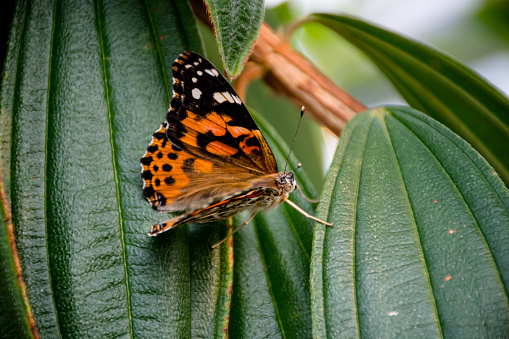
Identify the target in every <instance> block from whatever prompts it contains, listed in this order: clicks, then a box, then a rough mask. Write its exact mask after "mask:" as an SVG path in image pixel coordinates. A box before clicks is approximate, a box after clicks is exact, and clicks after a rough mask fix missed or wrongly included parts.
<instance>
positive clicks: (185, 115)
mask: <svg viewBox="0 0 509 339" xmlns="http://www.w3.org/2000/svg"><path fill="white" fill-rule="evenodd" d="M172 67H173V68H172V71H173V79H174V80H173V82H174V84H173V92H174V94H173V98H172V100H171V105H170V110H169V111H168V113H167V115H166V120H167V122H168V128H167V132H166V133H167V136H168V138H169V140H170V141H171V143H172V144H173V145H175V146H177V147H179V148H180V149H182V150H186V151H187V152H189V153H191V154H194V155H196V156H198V157H202V158H205V159H208V160H211V161H215V162H227V163H232V164H233V165H236V166H238V167H243V168H245V169H248V170H250V171H252V172H253V173H258V175H260V174H270V173H276V172H277V164H276V161H275V158H274V156H273V154H272V151H271V150H270V147H269V146H268V144H267V142H266V141H265V139H264V137H263V136H262V134H261V132H260V131H259V129H258V127H257V126H256V123H255V122H254V120H253V118H252V117H251V115H250V114H249V112H248V111H247V109H246V107H245V106H244V104H243V103H242V101H241V100H240V98H239V97H238V95H237V94H236V93H235V91H234V90H233V88H232V87H231V86H230V84H229V83H228V82H227V81H226V79H225V78H224V77H223V76H222V75H221V74H220V73H219V71H218V70H217V69H216V68H215V67H214V66H213V65H212V64H211V63H210V62H209V61H208V60H206V59H205V58H202V57H201V56H199V55H197V54H195V53H193V52H188V51H186V52H184V53H182V54H181V55H180V56H179V57H178V58H177V59H176V61H175V62H174V63H173V66H172Z"/></svg>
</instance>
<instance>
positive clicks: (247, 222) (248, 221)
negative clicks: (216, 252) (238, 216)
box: [212, 211, 258, 248]
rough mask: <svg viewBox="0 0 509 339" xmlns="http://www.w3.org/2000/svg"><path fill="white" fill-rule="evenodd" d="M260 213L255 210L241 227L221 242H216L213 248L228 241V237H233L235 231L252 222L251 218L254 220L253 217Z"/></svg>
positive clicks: (235, 230)
mask: <svg viewBox="0 0 509 339" xmlns="http://www.w3.org/2000/svg"><path fill="white" fill-rule="evenodd" d="M257 213H258V211H256V212H254V213H253V214H252V215H251V216H250V217H249V219H247V220H246V222H245V223H243V224H242V225H240V226H239V227H237V228H236V229H234V230H233V232H232V233H230V234H228V235H227V236H226V237H225V238H224V239H223V240H221V241H220V242H218V243H215V244H214V245H212V248H216V247H217V246H219V245H221V244H222V243H223V242H225V241H226V239H228V238H229V237H231V236H232V235H233V234H234V233H235V232H237V231H238V230H240V229H241V228H242V227H244V226H246V225H247V224H249V223H250V222H251V220H253V218H254V217H255V215H256V214H257Z"/></svg>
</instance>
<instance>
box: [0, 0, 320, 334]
mask: <svg viewBox="0 0 509 339" xmlns="http://www.w3.org/2000/svg"><path fill="white" fill-rule="evenodd" d="M48 9H53V10H48ZM10 41H11V42H10V46H9V53H8V56H7V64H6V69H5V77H4V81H3V84H2V102H1V115H0V121H1V123H0V128H1V131H0V135H1V137H2V142H1V143H0V150H1V164H2V176H3V183H4V187H5V193H6V197H7V201H8V202H9V203H10V208H11V212H12V220H13V224H14V230H15V238H16V245H17V248H18V251H19V258H20V260H21V266H22V270H23V271H22V275H23V279H24V281H25V282H26V293H27V295H28V301H29V303H30V306H31V308H32V310H33V315H34V318H35V322H36V325H37V329H38V332H39V334H40V335H41V337H61V336H63V337H90V338H103V337H118V336H126V337H127V336H129V337H169V338H175V337H224V336H225V333H226V331H228V329H229V331H230V333H232V335H235V334H238V335H242V334H243V335H245V336H248V337H253V336H257V335H260V333H261V332H264V331H265V332H266V333H270V334H271V335H274V336H280V337H281V336H285V335H287V336H309V335H310V333H311V311H310V294H309V282H308V277H309V262H310V261H309V260H310V256H311V239H312V230H313V225H314V223H313V222H311V221H309V220H308V219H306V218H304V217H303V216H302V215H300V214H298V213H297V212H296V211H294V210H293V209H292V208H291V207H289V206H282V207H279V208H277V209H275V210H273V211H270V212H267V213H263V214H260V215H259V216H258V217H257V218H255V220H254V222H253V224H251V225H248V226H246V227H245V228H244V229H243V230H241V231H240V232H238V233H237V235H236V236H235V239H234V242H233V246H232V245H231V243H230V242H226V243H225V244H224V245H222V246H221V247H219V248H218V249H215V250H212V249H211V244H213V243H215V242H217V241H219V240H220V239H222V238H223V237H224V236H225V235H226V232H227V228H226V227H225V225H226V222H220V223H214V224H202V225H190V226H181V227H178V228H177V229H175V230H172V231H171V232H167V233H165V234H162V235H161V236H158V237H156V238H150V237H148V236H147V235H146V232H147V231H148V229H149V227H150V226H151V225H153V224H154V223H156V222H160V221H162V220H164V219H166V218H167V216H166V215H161V214H157V213H154V212H153V210H152V209H151V208H150V206H149V204H148V203H147V201H146V200H145V199H144V197H143V195H142V192H141V190H142V180H141V178H140V165H139V159H140V158H141V156H142V155H143V154H144V153H145V151H146V147H147V145H148V143H149V142H150V139H151V135H152V133H153V132H154V131H155V130H156V129H157V128H158V127H159V125H160V123H161V122H162V121H163V119H164V117H165V114H166V111H167V109H168V103H169V99H170V97H171V83H172V82H171V81H172V79H171V63H172V62H173V60H174V59H175V57H176V56H177V55H178V54H179V53H180V52H182V50H183V49H191V50H194V51H197V52H201V41H200V39H199V35H198V33H197V30H196V26H195V22H194V18H193V16H192V13H191V11H190V9H189V7H188V4H187V3H186V2H184V1H175V2H168V1H164V2H163V1H160V2H159V1H134V0H133V1H128V2H125V1H94V2H83V1H59V2H52V1H47V2H28V1H26V2H24V1H21V2H19V3H18V8H17V13H16V19H15V21H14V23H13V29H12V31H11V40H10ZM255 118H256V115H255ZM256 119H257V122H258V123H259V124H260V127H261V128H262V130H263V133H264V134H265V136H266V139H267V140H268V142H269V143H270V144H271V146H272V149H273V152H274V154H275V156H276V157H277V159H278V161H279V163H280V166H281V167H282V166H283V164H284V160H285V158H286V155H287V152H288V148H287V147H286V146H285V145H283V142H282V140H281V138H279V137H277V136H276V135H275V133H274V131H273V130H272V129H270V128H269V127H268V126H265V125H266V123H264V122H263V121H261V120H260V119H259V118H256ZM296 124H297V119H295V125H296ZM296 167H297V161H296V160H295V159H294V158H293V157H292V158H291V161H290V165H289V168H296ZM296 176H297V180H298V182H299V185H300V186H301V187H302V189H303V190H304V192H306V193H307V194H308V195H310V196H313V195H314V192H313V191H312V188H311V186H310V184H309V180H308V179H307V178H306V177H305V174H304V172H303V170H299V171H297V173H296ZM291 199H292V200H294V201H296V202H297V203H298V204H299V205H300V206H302V207H303V208H304V209H306V210H307V211H308V212H312V206H311V205H310V204H309V203H307V202H305V201H304V200H303V199H302V198H301V197H300V196H299V195H298V194H292V195H291ZM244 218H245V216H244V215H240V216H239V217H238V218H236V225H237V224H238V223H240V222H242V221H244V220H245V219H244ZM7 236H8V234H7V232H6V231H5V229H2V232H0V242H1V243H0V245H1V247H0V253H1V257H0V259H1V261H2V273H5V274H2V275H1V276H0V284H1V285H2V287H7V288H2V289H0V292H1V293H2V299H1V300H0V324H2V325H5V324H8V325H10V326H11V327H6V328H5V329H2V332H0V333H1V334H2V335H3V334H5V335H10V334H12V333H15V331H18V330H19V331H20V333H19V336H27V333H28V324H27V322H28V321H27V319H26V317H27V316H26V314H27V307H25V301H26V300H24V299H23V297H22V295H21V294H22V292H23V290H22V289H20V288H18V287H17V285H16V284H17V280H16V276H15V274H16V272H15V267H14V266H13V264H12V263H11V262H12V258H15V255H14V253H13V252H12V248H11V247H9V246H8V244H9V243H8V238H7ZM233 251H235V254H234V252H233ZM233 258H235V262H233ZM234 276H235V279H233V278H234ZM233 281H235V284H233ZM7 304H8V305H7ZM12 310H14V312H10V311H12ZM256 324H260V327H257V326H256ZM12 331H14V332H12Z"/></svg>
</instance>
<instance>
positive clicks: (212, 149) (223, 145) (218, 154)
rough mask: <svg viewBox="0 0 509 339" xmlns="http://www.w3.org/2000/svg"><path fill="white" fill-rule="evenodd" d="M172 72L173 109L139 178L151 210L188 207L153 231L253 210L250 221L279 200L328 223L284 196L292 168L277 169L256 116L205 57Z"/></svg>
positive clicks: (189, 56)
mask: <svg viewBox="0 0 509 339" xmlns="http://www.w3.org/2000/svg"><path fill="white" fill-rule="evenodd" d="M172 70H173V97H172V99H171V103H170V109H169V111H168V113H167V114H166V121H165V122H163V124H162V125H161V127H160V128H159V130H157V131H156V132H155V133H154V135H153V138H152V142H151V143H150V145H149V146H148V148H147V152H146V153H145V155H143V157H142V158H141V161H140V162H141V166H142V168H143V169H142V173H141V177H142V178H143V194H144V195H145V196H146V197H147V199H148V200H149V202H150V204H151V206H152V208H154V209H155V210H156V211H159V212H174V211H185V212H184V213H183V214H182V215H180V216H178V217H175V218H173V219H171V220H167V221H164V222H161V223H158V224H156V225H154V226H153V227H152V229H151V230H150V232H149V235H150V236H155V235H157V234H159V233H162V232H165V231H168V230H170V229H172V228H174V227H177V226H179V225H182V224H186V223H190V222H193V223H202V222H209V221H214V220H220V219H225V218H228V217H231V216H233V215H235V214H237V213H239V212H242V211H244V210H250V211H251V212H252V215H251V217H250V218H249V219H248V220H247V221H246V222H245V223H244V224H243V225H247V224H248V223H249V222H250V221H251V220H252V219H253V218H254V216H255V215H256V213H257V212H258V211H260V210H264V209H270V208H273V207H276V206H277V205H278V204H280V203H281V202H283V201H286V202H288V203H289V204H290V205H292V206H293V207H294V208H296V209H297V210H298V211H299V212H301V213H303V214H304V215H306V216H307V217H309V218H312V219H314V220H317V221H319V222H321V223H324V224H327V225H330V224H328V223H326V222H324V221H321V220H319V219H317V218H315V217H313V216H311V215H309V214H307V213H306V212H304V211H303V210H301V209H300V208H299V207H298V206H296V205H295V204H294V203H292V202H291V201H289V200H288V195H289V193H290V192H292V191H293V190H295V189H296V187H297V185H296V182H295V178H294V174H293V171H290V172H286V171H283V172H278V168H277V163H276V159H275V158H274V155H273V154H272V151H271V149H270V147H269V145H268V144H267V142H266V141H265V138H264V137H263V135H262V134H261V132H260V130H259V129H258V126H256V123H255V122H254V120H253V118H252V117H251V115H250V114H249V112H248V111H247V109H246V107H245V106H244V104H243V103H242V101H241V100H240V98H239V97H238V95H237V94H236V93H235V91H234V90H233V88H232V87H231V86H230V84H229V83H228V82H227V81H226V79H225V78H224V77H223V76H222V75H221V74H220V73H219V71H218V70H217V69H216V68H215V67H214V66H213V65H212V64H211V63H210V62H209V61H208V60H207V59H205V58H204V57H202V56H200V55H198V54H195V53H193V52H189V51H186V52H184V53H182V54H180V55H179V57H178V58H177V59H176V60H175V62H174V63H173V65H172ZM243 225H242V226H243ZM239 228H240V227H239ZM239 228H238V229H239Z"/></svg>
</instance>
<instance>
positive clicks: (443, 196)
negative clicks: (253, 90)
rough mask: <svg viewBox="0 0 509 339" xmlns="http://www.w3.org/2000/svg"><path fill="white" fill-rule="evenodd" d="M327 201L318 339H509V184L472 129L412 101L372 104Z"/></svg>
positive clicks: (343, 150) (316, 247)
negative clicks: (448, 122)
mask: <svg viewBox="0 0 509 339" xmlns="http://www.w3.org/2000/svg"><path fill="white" fill-rule="evenodd" d="M322 198H323V200H322V203H321V204H320V206H319V212H318V216H319V217H321V218H327V220H328V221H331V222H332V223H334V228H325V227H323V226H322V225H320V224H317V226H316V228H315V235H314V240H313V255H312V262H311V295H312V297H311V302H312V314H313V334H314V336H315V337H316V338H325V337H358V336H362V337H368V338H370V337H383V338H388V337H435V338H440V337H448V338H450V337H453V338H479V337H487V338H497V337H505V336H507V333H509V299H508V291H509V261H508V260H507V258H508V257H509V241H508V240H509V192H508V190H507V188H506V187H505V186H504V184H503V182H502V181H501V180H500V178H499V177H498V175H497V174H496V173H495V171H494V170H493V169H492V168H491V167H490V166H489V165H488V163H487V162H486V161H485V160H484V159H483V158H482V157H481V156H480V155H479V154H478V153H477V152H476V151H475V150H474V149H472V147H471V146H470V145H468V144H467V143H466V142H465V141H464V140H462V139H461V138H460V137H458V136H457V135H455V134H454V133H452V132H451V131H450V130H449V129H447V128H446V127H444V126H443V125H441V124H440V123H438V122H436V121H435V120H433V119H431V118H429V117H428V116H426V115H424V114H422V113H420V112H417V111H415V110H413V109H411V108H405V107H381V108H376V109H373V110H370V111H367V112H364V113H361V114H359V115H357V116H356V117H355V118H354V119H352V120H351V121H350V122H349V123H348V125H347V127H346V129H345V130H344V131H343V133H342V135H341V140H340V144H339V146H338V149H337V153H336V156H335V158H334V161H333V163H332V166H331V169H330V171H329V174H328V177H327V180H326V187H325V188H324V193H323V197H322Z"/></svg>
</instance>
